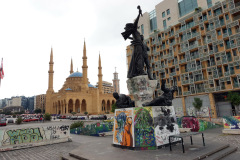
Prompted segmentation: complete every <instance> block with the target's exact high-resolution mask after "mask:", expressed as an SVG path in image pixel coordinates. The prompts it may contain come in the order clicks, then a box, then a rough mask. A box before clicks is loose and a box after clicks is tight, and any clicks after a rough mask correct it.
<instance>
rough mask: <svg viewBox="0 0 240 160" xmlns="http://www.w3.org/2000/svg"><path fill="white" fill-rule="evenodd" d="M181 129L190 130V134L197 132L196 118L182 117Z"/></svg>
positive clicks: (197, 123)
mask: <svg viewBox="0 0 240 160" xmlns="http://www.w3.org/2000/svg"><path fill="white" fill-rule="evenodd" d="M182 128H191V131H192V132H198V130H199V122H198V119H197V118H196V117H183V118H182Z"/></svg>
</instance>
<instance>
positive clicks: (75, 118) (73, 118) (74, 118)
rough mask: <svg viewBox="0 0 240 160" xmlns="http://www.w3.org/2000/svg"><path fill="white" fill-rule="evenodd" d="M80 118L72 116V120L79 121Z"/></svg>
mask: <svg viewBox="0 0 240 160" xmlns="http://www.w3.org/2000/svg"><path fill="white" fill-rule="evenodd" d="M77 119H78V116H71V118H70V120H77Z"/></svg>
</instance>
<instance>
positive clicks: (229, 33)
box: [228, 28, 232, 36]
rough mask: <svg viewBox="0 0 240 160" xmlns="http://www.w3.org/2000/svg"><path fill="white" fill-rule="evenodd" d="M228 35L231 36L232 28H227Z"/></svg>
mask: <svg viewBox="0 0 240 160" xmlns="http://www.w3.org/2000/svg"><path fill="white" fill-rule="evenodd" d="M228 35H229V36H231V35H232V29H231V28H228Z"/></svg>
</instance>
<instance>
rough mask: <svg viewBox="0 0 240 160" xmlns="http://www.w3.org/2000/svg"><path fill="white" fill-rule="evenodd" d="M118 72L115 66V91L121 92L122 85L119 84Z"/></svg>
mask: <svg viewBox="0 0 240 160" xmlns="http://www.w3.org/2000/svg"><path fill="white" fill-rule="evenodd" d="M119 81H120V80H119V79H118V73H117V71H116V68H115V72H114V73H113V92H117V93H119V94H120V85H119Z"/></svg>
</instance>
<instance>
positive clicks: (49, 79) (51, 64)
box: [47, 48, 54, 92]
mask: <svg viewBox="0 0 240 160" xmlns="http://www.w3.org/2000/svg"><path fill="white" fill-rule="evenodd" d="M53 73H54V71H53V50H52V48H51V54H50V62H49V71H48V75H49V78H48V90H47V92H54V90H53Z"/></svg>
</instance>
